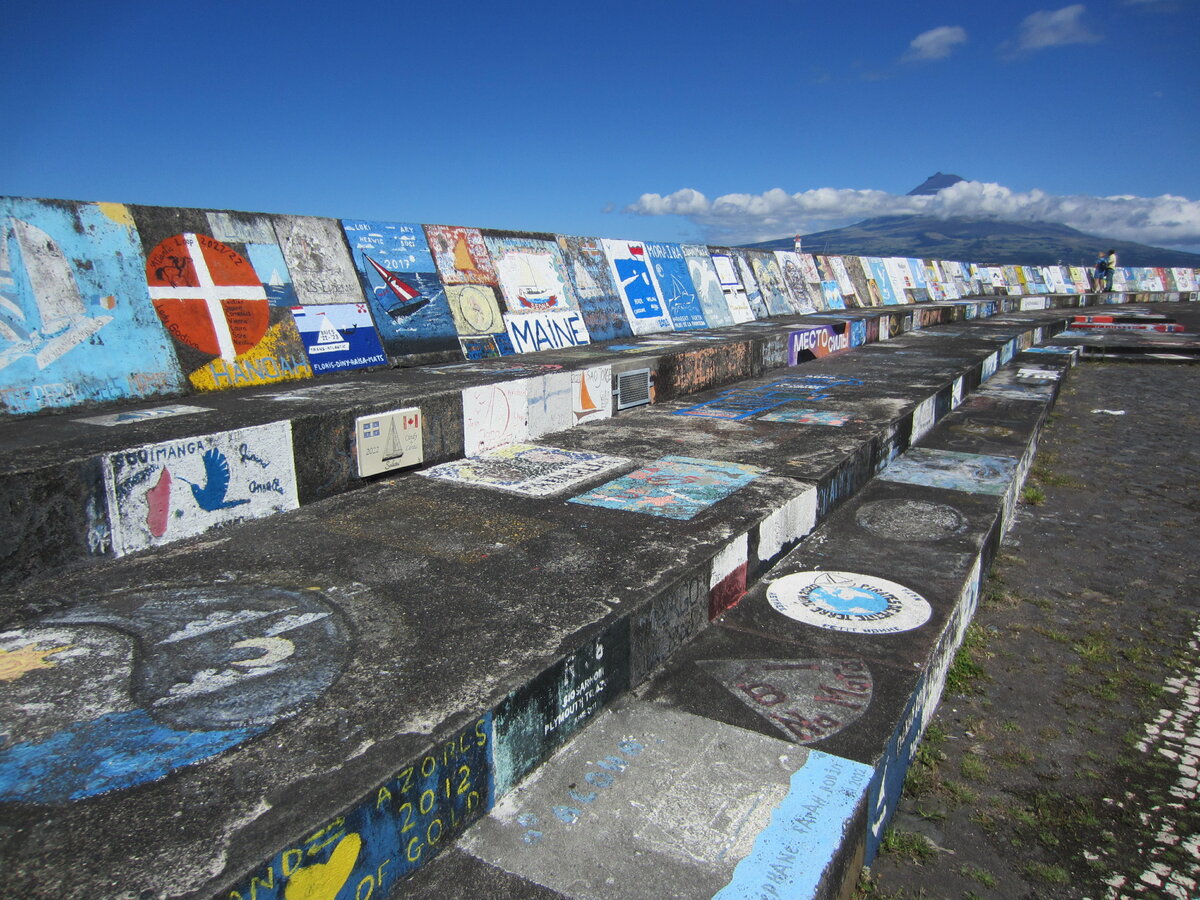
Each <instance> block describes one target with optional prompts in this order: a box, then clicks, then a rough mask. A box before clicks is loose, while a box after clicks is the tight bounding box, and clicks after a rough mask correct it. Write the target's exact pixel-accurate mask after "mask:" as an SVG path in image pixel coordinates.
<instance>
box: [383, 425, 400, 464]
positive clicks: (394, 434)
mask: <svg viewBox="0 0 1200 900" xmlns="http://www.w3.org/2000/svg"><path fill="white" fill-rule="evenodd" d="M402 456H404V445H403V444H402V443H401V442H400V432H399V431H398V430H397V429H396V419H395V417H393V418H392V422H391V427H390V428H389V429H388V436H387V443H385V444H384V447H383V462H388V461H390V460H393V459H400V458H401V457H402Z"/></svg>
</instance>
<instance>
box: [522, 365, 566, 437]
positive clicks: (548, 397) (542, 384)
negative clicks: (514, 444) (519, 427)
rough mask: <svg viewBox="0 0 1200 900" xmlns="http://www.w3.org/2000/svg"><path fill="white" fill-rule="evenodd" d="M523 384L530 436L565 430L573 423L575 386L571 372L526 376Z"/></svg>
mask: <svg viewBox="0 0 1200 900" xmlns="http://www.w3.org/2000/svg"><path fill="white" fill-rule="evenodd" d="M525 385H526V387H525V396H526V402H527V403H528V409H529V436H530V437H531V438H536V437H540V436H541V435H543V434H550V433H551V432H554V431H566V430H567V429H568V428H570V427H571V426H572V425H573V424H575V417H574V416H573V415H571V412H572V410H571V406H572V402H573V396H572V395H573V393H574V391H573V387H574V385H573V383H572V381H571V373H570V372H552V373H551V374H549V375H540V376H538V377H537V378H529V379H527V380H526V382H525Z"/></svg>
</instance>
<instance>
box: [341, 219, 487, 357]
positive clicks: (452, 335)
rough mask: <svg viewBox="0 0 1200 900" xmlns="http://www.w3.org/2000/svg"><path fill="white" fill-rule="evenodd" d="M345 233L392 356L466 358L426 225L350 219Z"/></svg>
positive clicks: (383, 337)
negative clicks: (427, 236)
mask: <svg viewBox="0 0 1200 900" xmlns="http://www.w3.org/2000/svg"><path fill="white" fill-rule="evenodd" d="M342 229H343V230H344V232H345V236H346V240H347V241H349V244H350V251H351V254H352V257H353V261H354V267H355V269H356V274H357V277H358V278H359V279H360V281H361V283H362V287H363V290H364V291H365V292H366V296H367V302H368V303H369V304H370V307H371V312H372V314H373V318H374V320H375V324H376V326H377V327H378V329H379V335H380V337H381V338H382V339H383V346H384V349H385V350H386V351H387V354H388V356H389V357H391V358H392V359H393V360H397V361H401V360H420V359H422V358H425V359H454V358H461V355H462V352H463V351H462V348H461V347H460V342H459V335H460V334H461V332H460V331H459V330H458V329H457V327H456V319H455V317H454V315H453V314H452V312H451V307H450V304H449V302H448V300H447V296H446V290H445V288H444V287H443V286H442V281H441V279H440V278H439V277H438V274H437V267H436V266H435V265H434V262H433V257H432V256H431V255H430V252H429V245H428V244H427V243H426V240H425V232H424V231H423V230H422V229H421V226H420V225H412V224H406V223H403V222H365V221H361V220H357V219H347V220H344V221H343V222H342ZM501 331H503V329H501Z"/></svg>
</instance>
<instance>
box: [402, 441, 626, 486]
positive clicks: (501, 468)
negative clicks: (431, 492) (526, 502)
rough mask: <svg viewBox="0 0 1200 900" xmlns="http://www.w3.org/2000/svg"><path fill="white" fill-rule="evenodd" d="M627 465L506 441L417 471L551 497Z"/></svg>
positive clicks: (619, 459)
mask: <svg viewBox="0 0 1200 900" xmlns="http://www.w3.org/2000/svg"><path fill="white" fill-rule="evenodd" d="M629 465H630V462H629V460H627V459H624V458H622V457H619V456H605V455H603V454H601V453H592V452H590V451H586V450H560V449H558V448H557V447H543V446H539V445H536V444H509V445H508V446H506V447H500V448H499V449H496V450H489V451H487V452H486V453H482V454H480V455H478V456H473V457H470V458H469V459H460V460H456V461H455V462H449V463H443V464H442V465H440V466H433V467H432V468H429V469H425V470H424V471H422V472H420V473H419V474H421V475H424V476H426V477H428V478H440V479H443V480H445V481H458V482H462V483H464V484H473V485H479V486H481V487H489V488H494V489H496V490H500V491H509V492H511V493H514V494H524V495H525V496H527V497H550V496H553V495H555V494H562V493H565V492H567V491H569V490H577V489H578V488H579V486H580V485H582V484H584V483H585V482H588V481H591V480H594V479H596V478H598V477H601V476H604V475H607V474H609V473H611V472H614V471H616V470H617V469H621V468H625V467H627V466H629Z"/></svg>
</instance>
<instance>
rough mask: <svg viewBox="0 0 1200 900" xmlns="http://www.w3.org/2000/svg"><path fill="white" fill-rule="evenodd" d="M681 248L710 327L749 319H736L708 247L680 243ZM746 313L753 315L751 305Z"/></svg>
mask: <svg viewBox="0 0 1200 900" xmlns="http://www.w3.org/2000/svg"><path fill="white" fill-rule="evenodd" d="M680 249H681V250H682V251H683V257H684V260H685V261H686V262H687V267H688V274H689V275H690V276H691V278H692V286H693V287H695V289H696V297H697V298H698V299H699V301H700V308H701V309H703V310H704V319H705V321H707V322H708V324H709V327H710V328H720V327H722V326H724V325H732V324H734V322H735V321H749V320H750V319H749V318H742V319H736V320H735V318H734V316H733V313H732V312H731V311H730V309H729V304H728V303H727V302H726V300H725V292H724V291H722V290H721V282H720V280H719V279H718V278H717V270H716V268H715V267H714V266H713V261H712V256H710V255H709V252H708V248H707V247H706V246H704V245H703V244H680ZM744 314H745V316H748V317H751V318H752V317H753V314H752V313H751V312H750V308H749V306H747V307H746V309H745V312H744Z"/></svg>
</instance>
